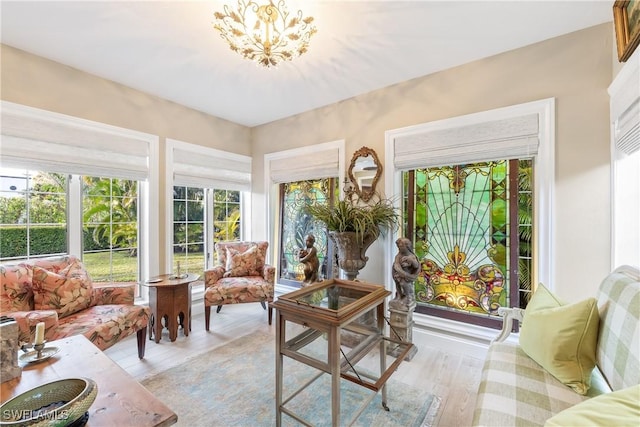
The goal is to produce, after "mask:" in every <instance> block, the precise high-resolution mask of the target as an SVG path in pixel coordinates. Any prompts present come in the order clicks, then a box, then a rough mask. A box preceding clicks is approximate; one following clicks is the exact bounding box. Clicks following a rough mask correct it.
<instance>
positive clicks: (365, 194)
mask: <svg viewBox="0 0 640 427" xmlns="http://www.w3.org/2000/svg"><path fill="white" fill-rule="evenodd" d="M367 156H372V157H373V162H374V163H375V165H376V167H377V169H376V176H374V177H373V182H372V183H371V189H370V190H366V191H363V190H362V189H361V188H360V186H359V185H358V181H357V180H356V178H355V177H354V176H353V169H354V167H355V165H356V161H357V160H358V159H359V158H360V157H367ZM347 173H348V175H349V180H350V181H351V185H352V187H353V190H352V191H353V192H354V193H355V194H357V195H358V197H359V198H360V199H362V201H364V202H368V201H369V200H370V199H371V198H372V197H373V195H374V194H376V185H377V184H378V180H379V179H380V177H381V176H382V164H381V163H380V160H379V159H378V155H377V154H376V152H375V151H374V150H372V149H371V148H369V147H362V148H360V149H359V150H358V151H356V152H355V153H353V157H352V158H351V165H349V170H348V172H347Z"/></svg>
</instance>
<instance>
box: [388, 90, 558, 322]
mask: <svg viewBox="0 0 640 427" xmlns="http://www.w3.org/2000/svg"><path fill="white" fill-rule="evenodd" d="M528 114H536V115H537V116H538V139H539V147H538V153H537V154H536V155H535V156H534V157H533V168H534V170H535V171H536V173H535V178H534V189H533V192H534V196H533V197H534V206H533V221H534V235H533V238H532V245H533V248H534V250H533V252H532V257H533V260H532V270H533V271H532V279H531V280H532V283H533V284H536V283H540V282H542V283H549V284H553V280H552V279H553V277H554V269H555V268H554V259H555V242H554V237H553V228H554V224H555V218H556V216H555V203H554V181H555V98H548V99H543V100H540V101H533V102H529V103H525V104H519V105H514V106H509V107H504V108H498V109H495V110H489V111H483V112H479V113H473V114H468V115H464V116H458V117H453V118H450V119H444V120H439V121H434V122H428V123H423V124H419V125H415V126H410V127H406V128H400V129H394V130H389V131H387V132H385V163H386V165H387V171H388V173H386V175H385V193H386V194H402V193H401V191H402V170H400V169H398V168H396V167H395V165H394V154H395V145H394V143H395V139H396V138H399V137H403V136H408V135H415V134H416V133H419V132H427V131H429V130H433V129H443V128H462V127H468V126H473V125H478V124H480V125H482V124H485V123H488V122H493V121H497V120H502V119H508V118H512V117H519V116H524V115H528ZM394 203H395V205H396V206H397V207H398V209H402V202H401V201H394ZM392 234H393V235H392V236H391V238H389V239H387V242H386V244H387V247H386V253H387V254H393V253H394V252H395V248H394V242H395V240H396V239H397V238H398V237H400V236H399V235H398V232H397V231H394V232H393V233H392ZM384 268H385V275H384V276H385V277H386V280H385V283H387V287H388V289H389V290H391V291H392V290H393V289H391V288H390V284H391V283H393V280H392V277H391V266H390V263H385V266H384ZM550 286H552V285H550ZM417 316H419V317H422V321H423V322H425V323H429V322H430V321H429V320H426V319H425V318H427V317H429V316H426V315H423V316H420V315H417ZM434 319H435V318H434ZM442 323H443V321H442V320H437V319H436V320H435V321H434V326H435V327H436V328H440V327H441V326H442ZM451 323H453V322H451ZM453 328H454V329H455V328H462V329H468V326H467V325H464V326H462V327H460V326H454V327H453Z"/></svg>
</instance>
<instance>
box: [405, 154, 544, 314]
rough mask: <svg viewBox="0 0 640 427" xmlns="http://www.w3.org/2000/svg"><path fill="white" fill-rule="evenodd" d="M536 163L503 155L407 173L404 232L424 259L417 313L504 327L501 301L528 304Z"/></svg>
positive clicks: (419, 255) (416, 251)
mask: <svg viewBox="0 0 640 427" xmlns="http://www.w3.org/2000/svg"><path fill="white" fill-rule="evenodd" d="M531 164H532V162H531V161H530V160H521V161H518V160H509V161H507V160H500V161H494V162H483V163H473V164H466V165H455V166H445V167H433V168H425V169H416V170H410V171H407V172H405V173H403V178H404V179H403V182H404V209H403V212H405V216H406V217H405V221H404V232H405V235H406V236H408V237H409V238H410V239H411V240H412V241H413V244H414V251H415V253H416V255H417V257H418V259H420V260H422V269H421V272H420V275H419V276H418V279H417V280H416V281H415V288H416V289H415V290H416V302H417V307H416V311H417V312H422V313H429V314H435V315H438V316H439V317H448V318H452V319H455V320H463V321H469V322H471V323H479V324H487V325H491V324H495V325H496V326H497V325H498V324H500V325H501V323H502V322H501V320H498V319H496V318H497V310H498V308H499V307H510V306H514V305H515V306H520V307H522V308H524V307H526V302H527V301H528V296H529V293H530V292H531V277H530V275H529V274H528V272H529V271H530V266H531V235H532V228H531V227H532V224H531V217H532V215H531V213H532V212H531V207H532V205H531V182H532V173H531ZM518 283H519V284H520V286H518ZM465 315H471V316H472V317H471V318H470V317H467V316H465ZM487 316H489V317H487ZM473 317H475V319H473ZM491 317H493V319H491Z"/></svg>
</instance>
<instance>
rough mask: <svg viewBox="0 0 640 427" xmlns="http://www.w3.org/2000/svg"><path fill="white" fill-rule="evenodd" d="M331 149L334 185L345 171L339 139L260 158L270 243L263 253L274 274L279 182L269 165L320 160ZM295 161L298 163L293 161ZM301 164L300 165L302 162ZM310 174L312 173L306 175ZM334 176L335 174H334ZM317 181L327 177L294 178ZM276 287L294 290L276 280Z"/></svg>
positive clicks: (278, 236)
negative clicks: (334, 155)
mask: <svg viewBox="0 0 640 427" xmlns="http://www.w3.org/2000/svg"><path fill="white" fill-rule="evenodd" d="M331 150H337V157H338V158H337V161H338V165H337V166H338V185H340V184H339V183H341V182H344V180H345V176H346V174H345V168H346V160H345V140H344V139H340V140H336V141H331V142H325V143H320V144H315V145H310V146H306V147H300V148H293V149H290V150H283V151H277V152H274V153H268V154H265V156H264V180H263V182H264V194H265V196H266V209H265V213H264V221H265V224H267V230H266V232H267V236H270V237H271V238H270V239H269V240H270V242H273V243H271V244H270V245H269V251H268V253H267V263H268V264H270V265H272V266H274V267H275V268H276V271H279V270H278V269H279V268H280V265H279V261H278V259H279V256H278V252H279V248H280V223H281V215H280V185H279V184H280V183H281V182H278V181H277V180H275V179H274V178H273V175H272V162H278V161H282V160H286V161H290V162H291V164H297V165H299V164H301V162H300V159H301V158H305V157H306V158H314V156H318V157H320V155H321V154H324V153H326V152H328V151H331ZM296 159H298V161H296ZM302 164H304V162H303V163H302ZM303 170H304V168H299V170H298V171H303ZM313 170H314V168H312V167H309V171H313ZM310 173H311V174H313V172H310ZM334 176H335V175H334ZM319 178H327V176H324V177H323V176H297V177H296V180H302V179H319ZM343 197H344V193H343V192H341V193H340V198H341V199H342V198H343ZM276 288H281V289H282V290H284V291H286V290H293V289H296V288H291V287H289V286H287V285H284V284H281V283H278V280H277V278H276Z"/></svg>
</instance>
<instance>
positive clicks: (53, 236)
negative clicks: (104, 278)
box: [0, 225, 109, 259]
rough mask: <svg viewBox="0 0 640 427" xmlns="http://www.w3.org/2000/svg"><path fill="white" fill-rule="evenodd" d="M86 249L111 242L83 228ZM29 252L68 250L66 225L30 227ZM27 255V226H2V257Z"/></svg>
mask: <svg viewBox="0 0 640 427" xmlns="http://www.w3.org/2000/svg"><path fill="white" fill-rule="evenodd" d="M83 239H84V250H85V251H95V250H104V249H109V242H108V241H105V240H102V241H100V242H96V241H95V240H94V239H93V228H88V229H85V230H83ZM29 249H30V250H29V254H30V255H47V254H58V253H66V252H67V229H66V227H65V226H32V227H30V228H29ZM26 256H27V227H26V226H19V225H17V226H5V227H2V228H0V258H3V259H4V258H21V257H26Z"/></svg>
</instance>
